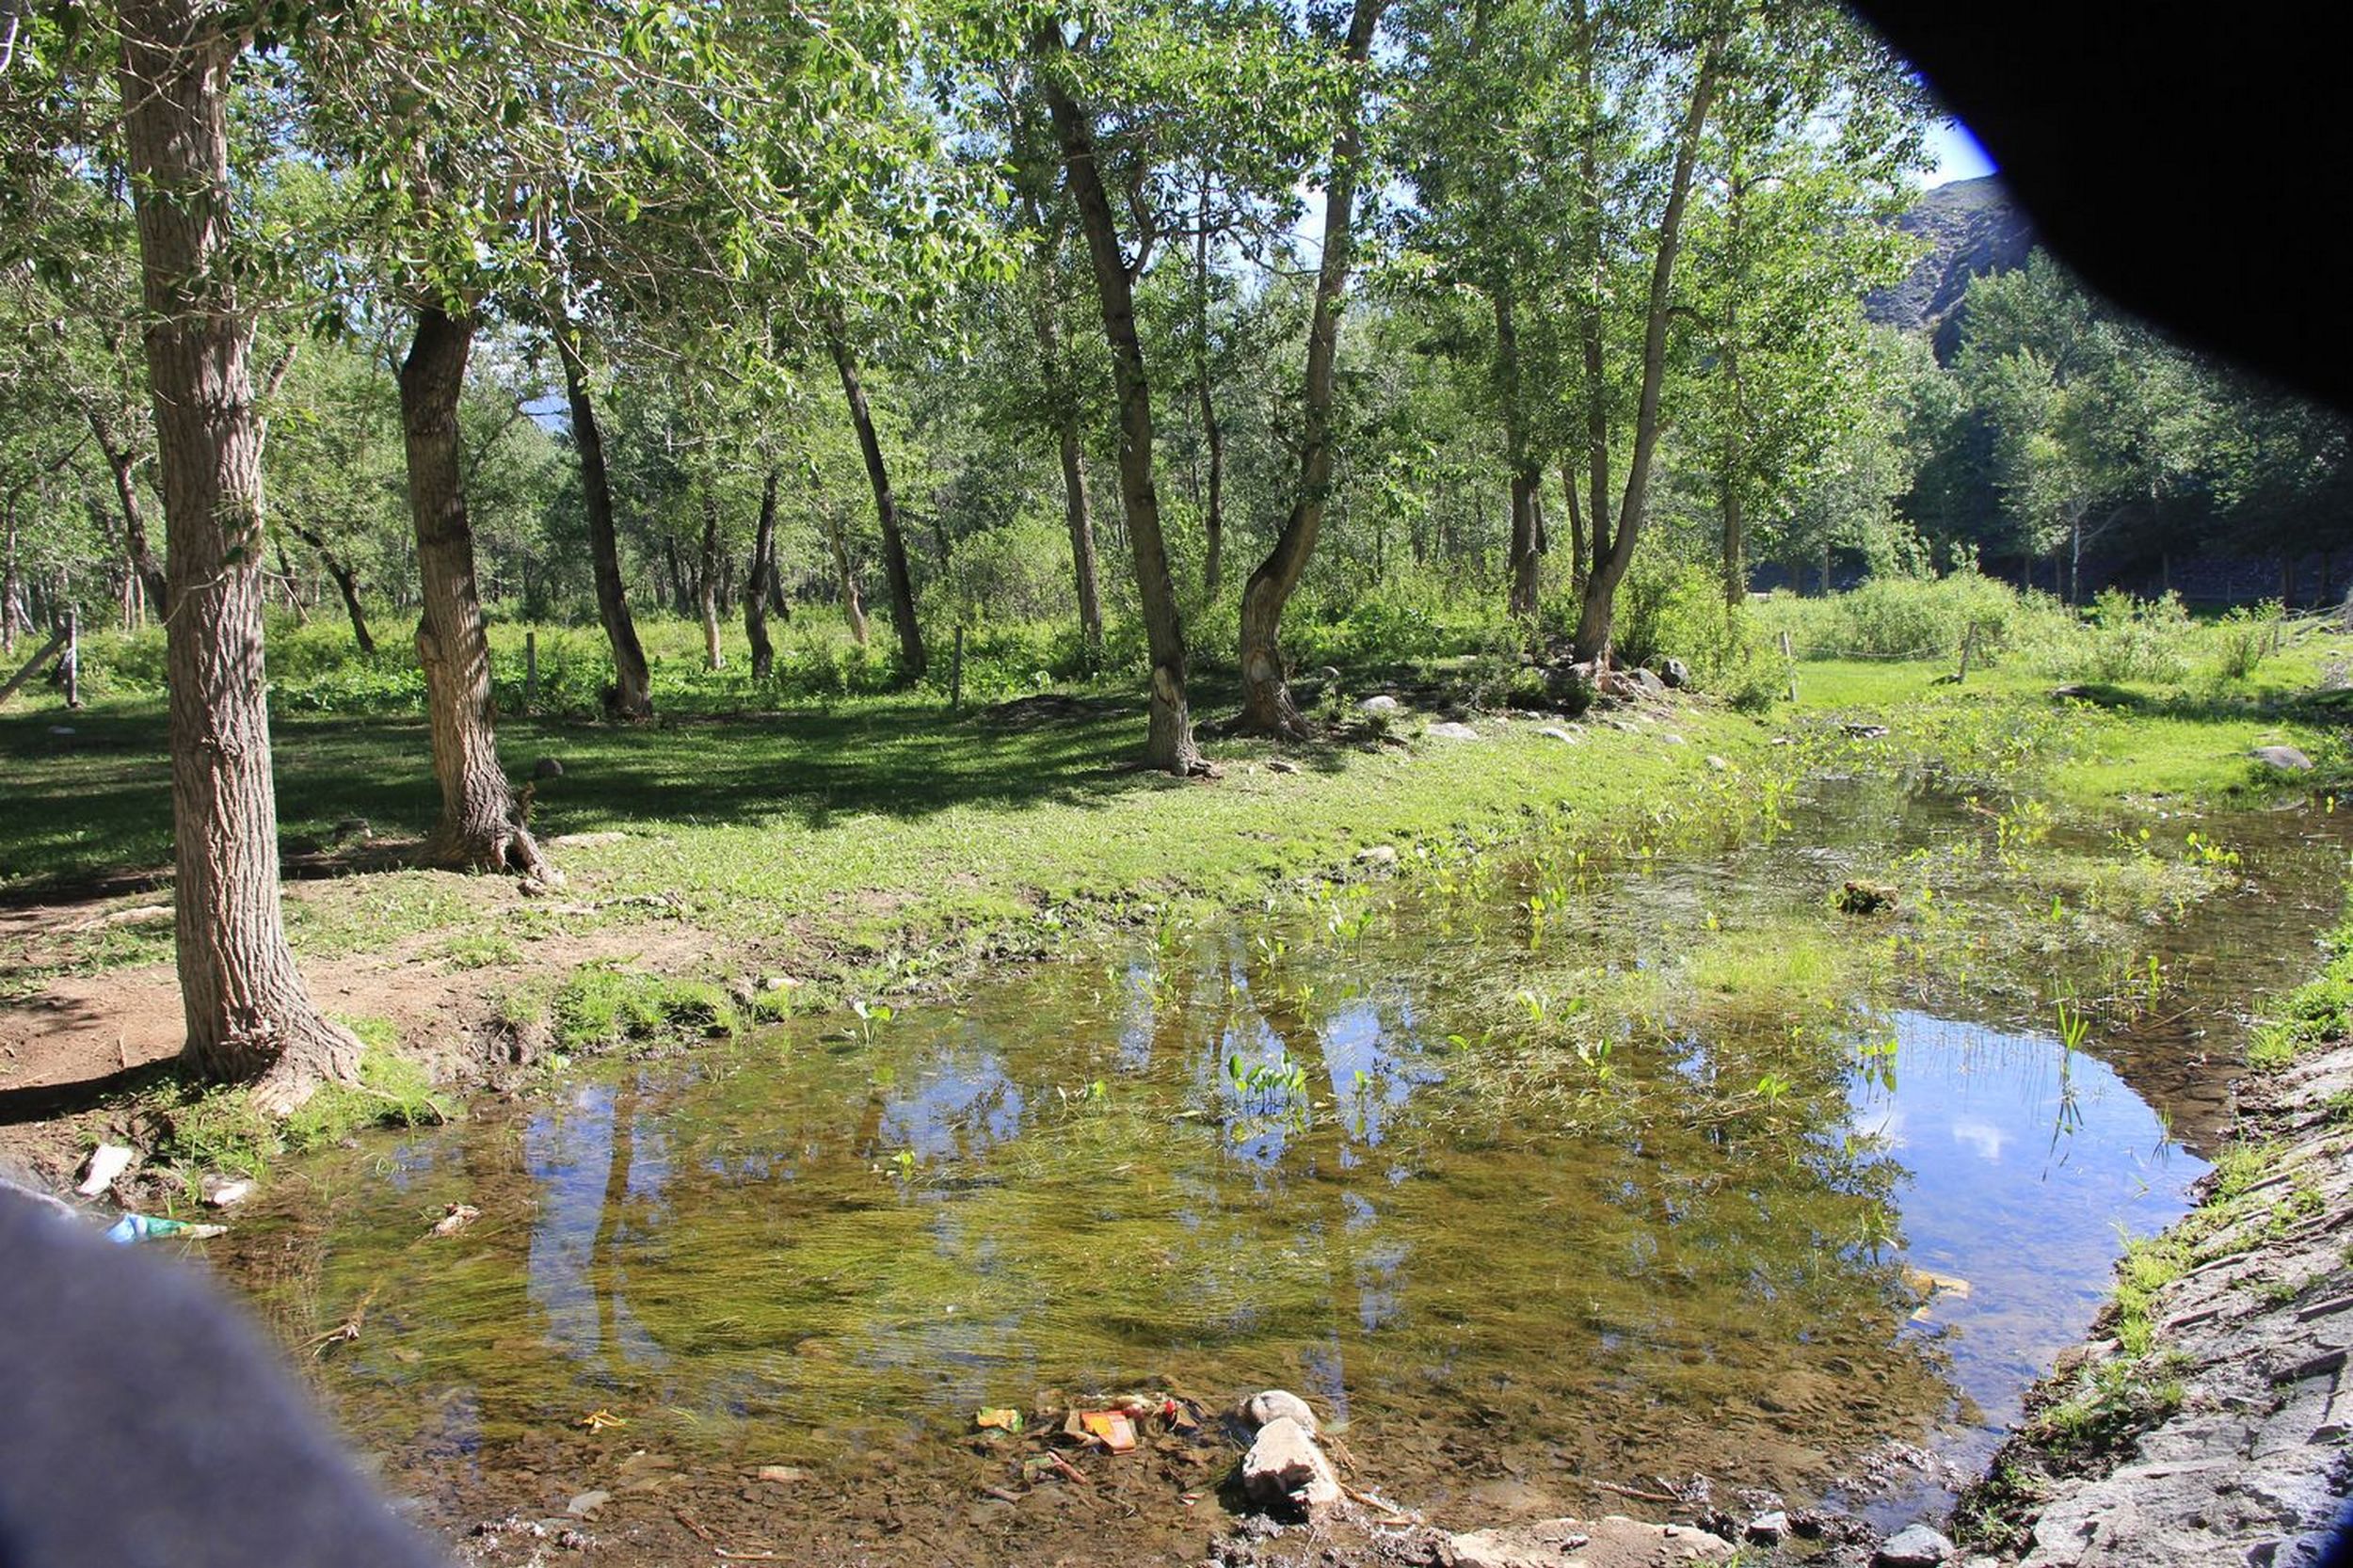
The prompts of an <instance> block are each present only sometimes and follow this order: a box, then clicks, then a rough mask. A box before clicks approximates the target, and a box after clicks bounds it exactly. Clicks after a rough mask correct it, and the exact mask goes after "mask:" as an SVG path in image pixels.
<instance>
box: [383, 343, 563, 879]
mask: <svg viewBox="0 0 2353 1568" xmlns="http://www.w3.org/2000/svg"><path fill="white" fill-rule="evenodd" d="M473 334H474V323H473V321H472V319H463V320H460V319H456V318H454V317H452V316H450V315H449V314H448V313H447V312H443V311H441V310H440V308H438V307H436V306H430V305H428V306H424V307H422V308H420V309H419V310H418V312H417V334H416V337H415V339H414V340H413V341H412V342H411V343H410V344H409V347H408V359H407V360H405V361H404V362H403V363H402V365H401V367H400V424H401V433H402V435H403V437H404V438H405V440H406V442H407V448H408V512H409V516H410V517H411V519H412V520H414V521H415V523H416V528H417V577H418V581H419V584H420V585H421V586H422V588H423V590H424V616H423V618H422V619H421V620H419V621H418V623H417V659H418V662H419V663H420V664H423V665H424V691H425V709H426V712H427V713H428V714H429V715H430V716H431V720H432V728H433V773H434V776H435V777H436V778H437V779H439V780H440V786H441V820H440V822H439V823H437V824H434V828H433V832H432V834H431V835H430V836H429V837H428V838H427V839H426V840H425V856H426V858H427V859H429V860H432V861H434V862H436V863H438V864H440V865H448V866H474V867H479V868H481V869H482V870H485V871H505V870H508V869H510V868H511V869H513V870H515V871H518V872H521V873H522V874H523V875H525V876H528V877H534V878H536V879H538V880H540V881H546V882H552V881H556V880H559V879H558V878H557V877H556V875H555V873H554V870H553V868H552V867H551V866H549V864H548V863H547V860H546V858H545V857H544V856H541V854H540V853H539V845H538V843H537V841H536V840H534V839H533V838H532V836H531V827H530V824H528V823H527V822H525V821H524V807H523V805H522V803H521V802H520V801H518V800H517V799H516V796H515V791H514V788H513V786H511V785H510V784H508V783H507V780H506V771H505V769H504V768H502V767H500V766H499V752H498V734H497V728H496V726H495V724H494V722H493V719H492V712H493V709H492V703H491V696H490V641H489V636H488V632H486V630H485V629H484V626H483V621H482V599H481V595H480V593H479V591H478V590H477V588H476V586H475V583H474V560H473V526H472V521H471V520H469V519H468V517H467V516H466V482H465V475H464V472H463V468H462V464H463V461H464V458H463V454H462V451H461V447H460V442H459V439H458V430H457V403H458V399H459V397H460V396H461V395H462V394H463V393H464V392H465V388H466V357H467V355H468V354H469V352H471V350H472V346H473Z"/></svg>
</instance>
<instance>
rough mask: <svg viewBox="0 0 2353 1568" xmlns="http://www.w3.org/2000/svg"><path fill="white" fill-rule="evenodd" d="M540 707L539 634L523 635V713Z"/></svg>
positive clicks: (528, 633) (527, 633)
mask: <svg viewBox="0 0 2353 1568" xmlns="http://www.w3.org/2000/svg"><path fill="white" fill-rule="evenodd" d="M538 706H539V633H538V632H524V633H523V712H526V713H528V712H531V711H532V710H533V709H534V708H536V707H538Z"/></svg>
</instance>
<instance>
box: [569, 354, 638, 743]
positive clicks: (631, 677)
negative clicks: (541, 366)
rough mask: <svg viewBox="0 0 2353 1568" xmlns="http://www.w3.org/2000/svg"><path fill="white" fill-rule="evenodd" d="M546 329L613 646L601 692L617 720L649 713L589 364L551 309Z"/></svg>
mask: <svg viewBox="0 0 2353 1568" xmlns="http://www.w3.org/2000/svg"><path fill="white" fill-rule="evenodd" d="M548 329H549V331H550V332H551V333H552V334H553V336H554V338H555V347H556V353H557V356H558V357H559V358H561V359H562V360H563V361H564V394H565V398H566V400H567V401H568V403H569V405H570V407H571V413H572V443H573V445H574V446H575V447H576V448H577V449H578V450H579V453H580V497H581V503H582V505H583V506H584V509H585V510H586V511H587V513H588V560H589V565H590V567H591V568H592V569H593V570H594V572H595V575H596V580H597V619H598V620H599V621H600V622H601V623H602V624H603V626H604V637H605V641H606V642H608V643H610V644H611V645H612V648H613V687H612V690H611V691H609V692H607V693H606V694H605V709H606V712H608V713H610V714H611V715H612V716H613V717H614V718H616V719H629V720H638V719H649V718H651V717H653V676H652V673H651V672H650V671H649V670H648V669H647V667H646V650H645V648H643V647H642V646H641V645H640V644H639V643H638V641H637V622H636V621H635V620H634V619H633V618H632V616H631V615H630V613H629V592H628V590H627V588H626V587H625V586H624V585H623V584H622V580H621V546H620V539H619V536H618V535H617V534H616V531H615V529H614V526H613V481H612V477H611V475H610V474H609V472H607V471H606V468H605V462H604V430H603V427H602V426H600V424H598V423H597V406H596V403H595V401H594V400H593V399H592V398H591V397H590V396H589V394H588V367H587V365H586V364H585V363H584V362H583V361H582V360H581V357H580V345H579V344H577V343H576V342H574V341H573V337H572V329H571V328H570V326H569V325H568V323H567V322H566V321H565V320H564V318H563V316H562V315H561V314H560V313H559V312H550V317H549V321H548Z"/></svg>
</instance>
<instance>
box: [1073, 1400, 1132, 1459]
mask: <svg viewBox="0 0 2353 1568" xmlns="http://www.w3.org/2000/svg"><path fill="white" fill-rule="evenodd" d="M1079 1426H1080V1429H1081V1430H1082V1431H1084V1432H1085V1433H1086V1434H1087V1435H1088V1436H1089V1437H1092V1438H1094V1439H1095V1440H1096V1442H1098V1443H1100V1444H1102V1445H1103V1447H1105V1448H1109V1449H1111V1451H1112V1452H1113V1453H1115V1454H1124V1453H1128V1452H1129V1451H1131V1450H1132V1449H1133V1448H1135V1446H1136V1424H1135V1422H1134V1420H1133V1419H1131V1418H1130V1417H1129V1416H1128V1413H1127V1412H1126V1411H1124V1410H1081V1411H1080V1412H1079Z"/></svg>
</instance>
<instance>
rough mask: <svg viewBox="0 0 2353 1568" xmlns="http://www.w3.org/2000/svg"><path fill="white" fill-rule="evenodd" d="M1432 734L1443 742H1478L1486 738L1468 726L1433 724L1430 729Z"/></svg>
mask: <svg viewBox="0 0 2353 1568" xmlns="http://www.w3.org/2000/svg"><path fill="white" fill-rule="evenodd" d="M1430 733H1431V734H1432V735H1434V736H1435V737H1437V738H1438V739H1439V740H1441V741H1478V740H1484V739H1485V738H1486V737H1484V736H1482V735H1481V734H1480V733H1479V731H1478V730H1476V729H1473V728H1471V727H1470V726H1469V725H1467V724H1453V723H1447V724H1433V725H1432V726H1431V727H1430Z"/></svg>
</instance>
